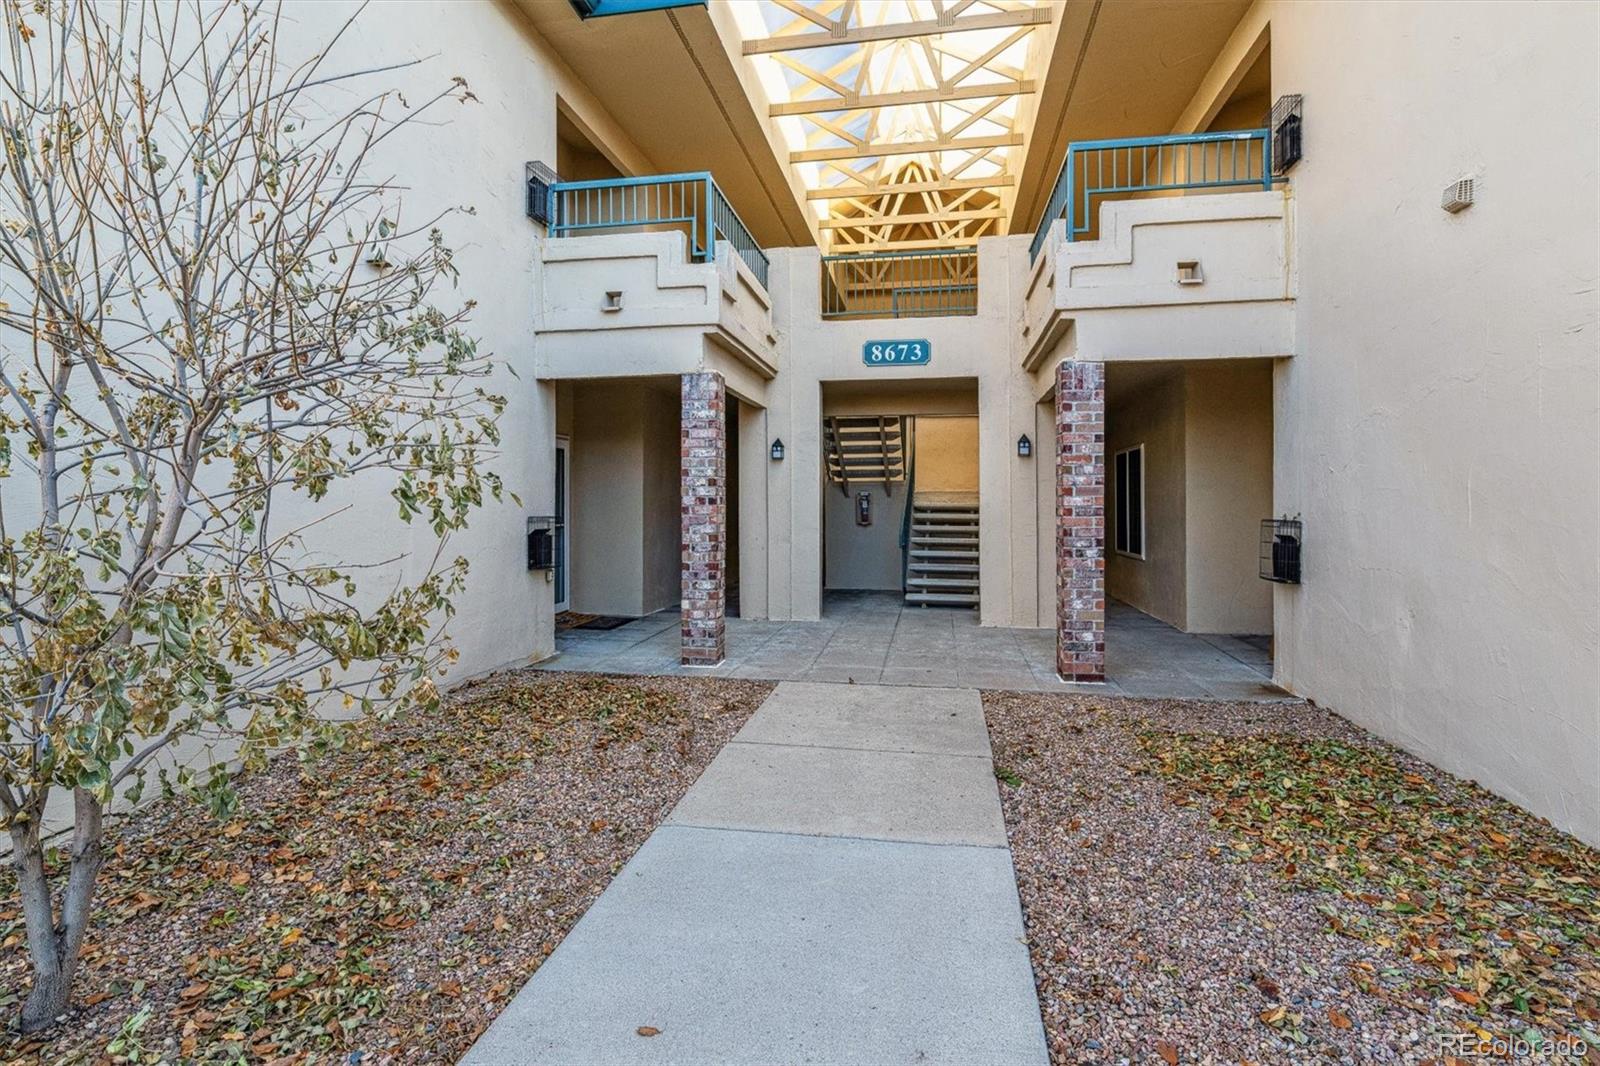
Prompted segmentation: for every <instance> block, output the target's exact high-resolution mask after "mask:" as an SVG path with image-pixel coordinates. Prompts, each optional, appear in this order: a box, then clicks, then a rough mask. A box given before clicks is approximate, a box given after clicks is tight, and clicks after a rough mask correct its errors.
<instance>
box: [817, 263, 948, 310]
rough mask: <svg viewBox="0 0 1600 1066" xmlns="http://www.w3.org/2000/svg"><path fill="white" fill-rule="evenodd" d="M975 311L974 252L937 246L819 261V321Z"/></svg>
mask: <svg viewBox="0 0 1600 1066" xmlns="http://www.w3.org/2000/svg"><path fill="white" fill-rule="evenodd" d="M977 313H978V252H977V249H975V248H936V249H929V250H926V251H913V252H869V253H862V254H858V255H825V256H823V257H822V317H823V318H919V317H923V316H931V317H938V316H943V315H975V314H977Z"/></svg>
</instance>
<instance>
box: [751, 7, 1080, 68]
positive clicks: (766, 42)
mask: <svg viewBox="0 0 1600 1066" xmlns="http://www.w3.org/2000/svg"><path fill="white" fill-rule="evenodd" d="M1050 17H1051V16H1050V9H1049V8H1048V7H1035V8H1027V9H1025V10H1021V11H996V12H994V13H993V14H988V15H968V16H966V17H965V18H950V17H949V16H948V15H947V16H946V17H945V18H942V19H926V20H923V21H920V22H900V23H891V24H889V25H884V26H857V27H855V28H854V29H849V30H845V31H844V32H843V33H837V32H824V33H791V34H788V35H787V36H782V37H758V38H756V39H754V40H750V41H746V42H744V54H745V55H747V56H753V55H762V54H765V53H769V52H794V51H798V50H800V49H803V48H832V47H834V46H835V45H841V44H864V43H866V42H867V41H898V40H904V39H906V38H910V37H937V36H940V35H942V34H946V33H962V32H965V31H967V30H994V29H1003V28H1005V27H1008V26H1042V25H1047V24H1048V23H1049V22H1050Z"/></svg>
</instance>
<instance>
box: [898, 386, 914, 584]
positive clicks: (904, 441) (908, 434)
mask: <svg viewBox="0 0 1600 1066" xmlns="http://www.w3.org/2000/svg"><path fill="white" fill-rule="evenodd" d="M916 424H917V420H916V418H915V417H914V416H912V415H901V416H900V447H901V449H902V450H903V452H904V453H905V460H906V508H905V510H904V511H903V512H901V517H900V595H901V596H904V595H905V594H906V582H907V581H908V580H909V579H910V577H911V518H912V515H911V512H912V511H913V510H915V509H916V508H915V502H914V501H915V500H916V498H917V449H916V447H915V446H914V444H915V442H914V440H913V439H912V438H913V436H914V435H915V433H916Z"/></svg>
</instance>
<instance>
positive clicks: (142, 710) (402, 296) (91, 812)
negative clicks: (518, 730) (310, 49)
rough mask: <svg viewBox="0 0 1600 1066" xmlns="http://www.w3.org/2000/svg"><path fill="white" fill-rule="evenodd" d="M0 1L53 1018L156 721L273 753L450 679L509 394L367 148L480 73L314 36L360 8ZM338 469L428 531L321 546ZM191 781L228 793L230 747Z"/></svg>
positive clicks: (38, 823)
mask: <svg viewBox="0 0 1600 1066" xmlns="http://www.w3.org/2000/svg"><path fill="white" fill-rule="evenodd" d="M0 3H3V4H4V9H5V39H4V49H5V55H4V57H3V59H0V79H3V81H4V85H3V90H0V139H3V151H4V155H3V158H0V489H3V492H0V627H3V630H4V636H3V638H0V640H3V643H0V704H3V706H0V820H3V822H4V824H5V826H6V828H7V829H8V830H9V832H10V836H11V844H12V849H13V851H12V861H13V863H14V865H15V868H16V873H17V880H18V890H19V894H20V896H21V902H22V908H23V911H24V920H25V927H26V932H27V941H28V949H29V952H30V958H31V961H32V974H33V984H32V988H31V991H30V994H29V996H28V998H27V1002H26V1004H25V1005H24V1008H23V1012H22V1025H23V1028H24V1029H25V1030H35V1029H38V1028H41V1027H44V1026H46V1025H49V1024H50V1023H51V1022H52V1020H53V1019H55V1018H56V1017H57V1016H58V1015H59V1014H60V1013H61V1012H62V1011H63V1010H64V1009H65V1007H66V1006H67V1003H68V997H69V992H70V988H71V983H72V977H73V972H74V969H75V967H76V962H77V957H78V952H79V948H80V946H81V944H82V942H83V937H84V933H85V930H86V928H87V926H88V924H89V921H90V918H91V914H92V911H93V906H94V898H95V897H94V887H95V879H96V874H97V871H98V870H99V868H100V861H101V839H102V815H103V812H104V811H105V809H106V806H107V804H108V803H110V802H111V801H112V799H113V797H114V796H115V795H116V794H118V793H119V792H123V791H128V792H134V793H137V791H138V790H139V789H140V788H141V787H142V785H143V782H144V778H145V775H146V774H147V772H149V771H150V770H151V769H152V768H153V767H155V766H157V765H161V762H160V761H159V760H157V761H156V762H152V760H156V758H157V756H158V755H159V754H160V753H161V752H163V751H164V750H168V749H170V748H171V746H172V745H173V744H174V743H175V742H177V741H179V740H180V739H183V738H191V737H195V738H212V737H227V738H230V740H231V741H232V742H233V743H235V744H237V745H238V750H239V757H240V758H241V759H242V760H243V762H244V764H245V765H246V766H249V765H257V764H259V763H260V762H261V761H263V760H264V759H265V758H266V756H267V755H269V754H270V753H271V752H272V751H275V750H278V749H279V748H281V747H282V746H284V745H288V744H305V743H314V742H316V741H318V740H320V739H322V738H323V737H324V736H325V731H328V730H330V729H332V728H334V727H333V726H332V725H331V724H330V723H329V722H328V721H327V718H326V716H325V715H324V714H321V713H319V712H320V710H321V709H322V708H324V707H326V706H327V703H328V701H329V700H333V701H335V702H336V704H337V703H339V702H342V703H343V704H344V706H346V707H350V706H359V707H360V708H362V709H365V710H368V711H372V712H375V713H392V712H395V711H399V710H403V709H406V708H410V707H416V706H428V705H431V704H433V703H434V702H436V700H437V698H438V693H437V690H436V689H435V687H434V683H433V680H432V679H433V678H434V677H435V676H436V675H437V672H438V670H439V668H440V667H441V666H442V664H443V660H444V659H445V658H446V657H448V656H450V655H451V653H450V651H449V649H448V647H447V646H446V645H445V644H444V643H443V642H442V641H440V640H439V639H438V638H437V634H438V631H439V628H440V625H441V623H442V622H443V620H445V619H447V618H448V616H449V615H450V614H451V612H452V607H451V597H452V596H453V594H454V593H456V592H457V591H458V590H459V589H460V587H461V583H462V580H463V578H464V574H465V570H466V563H465V561H464V560H461V559H453V560H452V559H447V558H446V557H445V554H444V552H443V550H442V545H443V543H444V541H445V539H446V537H447V535H448V534H449V533H450V531H452V530H455V529H458V528H461V527H462V526H463V525H464V524H465V522H466V520H467V518H468V516H469V514H470V513H471V512H472V511H473V509H474V508H476V507H478V506H480V505H481V504H482V503H483V502H484V500H485V498H486V497H490V496H493V497H498V496H499V495H500V491H501V488H500V484H499V482H498V481H497V480H496V479H495V478H494V476H493V475H492V474H490V473H489V472H488V471H486V470H485V469H484V468H483V465H482V464H483V463H484V462H485V461H486V460H487V459H488V458H489V457H490V456H491V454H492V449H493V448H494V446H495V445H496V444H497V442H498V436H497V434H496V430H495V419H496V418H497V416H498V415H499V413H500V410H501V409H502V407H503V401H502V400H501V399H500V398H499V397H496V396H493V395H491V394H489V393H487V392H485V391H484V389H483V387H482V382H481V379H482V377H483V375H484V374H486V373H487V372H488V366H489V364H488V361H487V359H486V358H485V357H484V356H482V355H480V353H479V352H478V351H477V346H476V344H475V342H474V341H473V340H472V339H471V338H470V337H469V336H468V335H467V334H465V333H464V332H463V331H462V325H463V323H464V321H465V316H466V315H467V313H468V312H469V311H470V308H471V303H470V301H463V300H461V299H460V298H458V297H450V301H449V306H448V308H441V307H440V306H438V305H437V304H436V302H435V300H436V298H437V297H436V294H438V293H445V292H447V290H448V289H449V288H450V287H451V284H452V283H453V282H454V279H455V270H454V268H453V267H452V264H451V253H450V252H449V250H448V249H447V248H446V247H445V245H444V244H443V241H442V238H441V236H440V233H439V232H438V229H437V222H438V219H437V218H429V219H427V220H426V221H425V222H423V223H422V224H420V225H415V224H404V223H402V222H401V220H400V218H399V217H398V213H399V212H398V199H399V190H398V189H397V187H396V186H395V185H394V184H393V183H392V182H391V181H389V180H386V179H380V178H375V177H373V176H372V175H371V174H370V173H369V172H370V171H372V170H373V169H374V167H375V166H376V162H377V155H376V154H375V153H377V152H378V151H379V146H380V145H381V144H382V143H383V142H384V141H385V140H386V139H387V138H390V137H392V136H393V135H394V133H395V132H396V130H398V129H400V128H402V127H405V126H408V125H414V124H415V123H416V120H417V117H418V116H419V115H421V114H423V113H425V112H427V111H428V110H429V109H430V108H436V107H438V106H442V105H445V103H446V102H447V101H466V100H470V99H471V94H470V93H469V92H468V91H467V89H466V85H465V83H464V82H462V81H460V79H455V80H453V81H451V82H449V83H448V84H446V85H443V86H441V87H440V91H439V92H438V93H437V94H436V95H432V96H430V97H428V98H426V99H414V100H409V101H408V100H406V99H405V98H404V97H403V96H402V95H401V94H399V93H398V92H395V91H393V90H392V89H385V88H383V86H384V85H386V84H389V85H392V84H393V82H394V81H395V80H396V79H395V76H394V72H395V71H397V70H398V69H399V68H400V67H404V66H408V65H409V64H407V63H397V64H393V65H382V64H375V65H374V67H373V69H368V70H364V71H359V72H353V73H334V72H331V71H329V70H327V69H325V67H326V65H327V62H328V61H327V59H326V56H327V54H328V50H329V49H330V48H332V47H333V45H334V44H335V43H337V42H338V41H339V40H340V39H341V38H347V37H349V36H351V34H350V30H351V26H352V23H353V22H354V21H355V18H354V17H353V18H352V20H351V21H350V22H346V23H345V24H344V25H343V26H342V27H340V28H339V29H338V30H337V32H336V33H334V34H333V35H332V38H331V39H330V40H327V41H326V42H324V44H325V47H323V48H322V50H321V51H320V52H319V53H318V54H317V55H315V56H313V57H311V58H310V59H307V60H305V61H304V62H299V63H295V62H290V61H288V60H286V59H285V58H284V57H283V56H280V55H279V53H278V41H279V30H280V28H282V27H281V23H280V17H281V13H280V12H279V11H278V10H277V9H276V8H275V7H272V6H265V5H261V4H257V3H248V2H240V0H224V2H207V3H200V2H198V0H187V2H185V3H181V4H153V3H140V4H115V3H109V2H94V0H38V2H37V3H34V2H30V3H22V2H20V0H0ZM368 85H371V86H373V88H372V89H370V90H368V89H364V88H363V86H368ZM441 283H446V284H445V285H444V286H443V287H441ZM352 479H355V480H364V481H365V480H371V481H375V482H376V484H377V486H378V487H377V493H378V498H380V499H382V498H383V496H382V494H383V491H384V490H385V489H387V490H388V491H389V494H390V496H392V500H393V507H394V509H395V511H396V512H397V515H398V517H399V518H400V519H403V520H405V521H407V522H410V521H412V520H414V519H420V520H424V521H426V522H427V523H428V524H429V525H430V526H431V529H432V533H433V534H434V536H432V537H430V538H426V539H427V540H429V541H431V542H436V543H438V544H439V545H440V546H441V548H440V549H439V550H437V551H431V552H430V555H431V557H430V558H426V559H407V560H405V561H404V562H403V563H396V564H395V565H392V566H383V565H377V564H381V563H382V562H383V560H373V561H372V563H373V565H363V566H354V565H341V564H340V563H338V562H337V561H335V562H328V561H326V558H325V554H326V553H319V552H318V550H317V537H318V534H317V530H316V526H317V524H318V523H319V522H321V521H325V520H326V519H327V518H328V516H329V515H335V514H337V512H338V510H339V507H338V505H337V502H336V501H339V500H343V499H348V487H347V486H346V484H345V483H347V482H350V481H351V480H352ZM324 539H326V538H324ZM376 539H379V540H381V539H382V538H381V537H380V538H376ZM398 575H404V577H403V578H402V577H401V576H398ZM378 583H381V587H377V588H375V587H374V585H375V584H378ZM163 773H164V772H163ZM174 783H176V784H177V785H180V786H187V787H189V788H192V789H194V790H195V791H197V792H203V793H206V794H208V795H210V797H211V798H212V799H213V800H214V801H215V802H217V803H219V804H223V805H226V804H227V803H228V802H229V796H230V792H229V787H228V778H227V777H226V776H225V775H221V774H216V773H213V774H212V775H210V777H209V778H208V779H206V780H203V781H202V780H200V779H199V777H198V776H196V777H190V776H188V775H187V774H186V772H180V773H178V774H177V776H176V779H175V782H174ZM55 794H61V795H66V794H70V796H71V798H72V807H73V825H72V833H71V843H70V848H69V851H68V857H67V860H66V861H65V862H64V863H62V864H61V865H62V866H63V867H64V869H62V870H55V871H52V870H51V869H49V868H48V867H47V861H46V858H47V856H46V851H45V846H44V844H45V842H44V840H43V839H42V837H43V833H44V830H45V813H46V805H47V803H48V802H49V801H50V799H51V797H52V795H55Z"/></svg>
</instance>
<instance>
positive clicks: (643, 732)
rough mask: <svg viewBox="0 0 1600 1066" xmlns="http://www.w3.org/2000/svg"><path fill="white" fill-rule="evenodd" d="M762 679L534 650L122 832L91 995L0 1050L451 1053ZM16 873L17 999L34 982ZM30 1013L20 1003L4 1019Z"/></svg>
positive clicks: (353, 1057)
mask: <svg viewBox="0 0 1600 1066" xmlns="http://www.w3.org/2000/svg"><path fill="white" fill-rule="evenodd" d="M770 690H771V686H770V685H766V684H760V683H755V682H741V681H724V680H713V679H696V680H694V681H685V680H682V679H672V678H627V679H623V678H604V677H594V676H583V675H572V674H544V673H537V672H517V673H508V674H502V675H497V676H495V677H492V678H489V679H487V680H485V681H482V682H479V683H476V684H472V685H469V686H466V687H465V688H463V689H461V690H459V691H458V692H457V693H455V694H454V695H453V696H452V697H451V698H450V699H449V701H448V702H447V705H446V708H445V709H444V710H443V711H442V712H440V713H438V714H436V715H430V716H418V717H416V718H413V719H410V720H406V721H401V722H395V723H390V724H387V725H383V726H365V725H364V726H361V727H358V728H357V729H356V730H355V731H353V734H352V735H351V736H350V738H349V741H348V743H347V744H346V745H345V746H344V748H343V749H342V750H341V751H339V752H336V753H334V754H332V755H330V756H327V757H325V758H322V759H319V760H316V761H313V762H307V763H304V764H302V763H298V762H296V761H294V760H293V759H288V758H285V759H280V760H278V761H277V762H275V763H274V764H273V765H272V766H271V767H270V768H269V769H268V770H267V771H265V772H263V773H260V774H256V775H254V776H252V777H250V778H248V779H247V780H245V781H244V782H243V783H242V785H241V790H240V791H241V799H242V802H241V803H240V805H239V807H238V810H237V812H236V813H233V814H231V815H229V816H227V817H224V818H223V819H221V820H218V819H217V818H216V817H214V816H213V815H212V814H210V813H208V812H206V811H204V810H201V809H199V808H197V807H196V806H195V805H194V804H192V803H190V802H188V801H179V800H167V801H163V802H161V803H158V804H156V805H153V806H152V807H149V808H146V809H144V810H142V811H140V812H139V813H138V814H137V815H135V816H133V817H131V818H129V819H128V820H127V821H126V822H124V823H123V825H122V826H121V827H120V828H119V829H117V830H115V831H114V834H113V839H112V840H111V841H110V846H111V848H112V849H113V851H112V856H111V858H110V860H109V861H108V862H107V864H106V868H105V871H104V874H103V876H102V882H101V884H102V886H103V887H102V892H101V896H100V901H101V908H100V913H99V914H98V916H97V918H96V921H95V924H94V926H93V928H92V930H91V932H90V934H89V941H88V944H87V946H86V949H85V955H84V965H83V967H82V968H81V969H80V971H79V975H78V979H77V983H76V988H75V992H74V1003H75V1009H74V1013H73V1014H72V1015H71V1016H69V1017H68V1018H67V1019H66V1020H65V1021H64V1022H63V1024H61V1025H60V1026H59V1027H58V1028H57V1029H56V1030H55V1031H53V1032H51V1033H47V1034H44V1036H43V1038H37V1037H36V1038H30V1039H27V1040H21V1039H19V1038H18V1037H17V1036H16V1035H15V1032H14V1031H9V1030H8V1031H0V1059H4V1060H6V1061H19V1062H57V1061H63V1060H65V1061H80V1060H95V1059H100V1058H103V1057H115V1058H118V1059H120V1060H122V1061H135V1062H155V1061H158V1060H159V1061H184V1062H206V1061H230V1062H238V1061H250V1062H278V1063H293V1062H302V1061H309V1060H311V1059H313V1058H314V1059H315V1060H316V1061H319V1062H327V1061H342V1062H348V1063H357V1062H375V1061H417V1062H454V1061H455V1060H456V1058H457V1057H458V1056H459V1055H460V1054H461V1053H462V1052H463V1051H465V1050H466V1048H467V1047H469V1046H470V1045H471V1043H472V1041H473V1040H474V1039H475V1038H476V1037H477V1035H478V1034H479V1033H480V1032H482V1030H483V1029H484V1028H485V1027H486V1026H487V1025H488V1023H489V1021H490V1020H491V1019H492V1018H493V1017H494V1016H495V1014H496V1013H497V1012H498V1011H499V1010H500V1008H501V1007H502V1006H504V1005H505V1003H506V1002H507V1000H509V999H510V997H511V996H512V995H513V994H514V993H515V992H516V990H517V989H518V988H519V987H521V985H522V983H523V982H524V981H525V980H526V979H527V978H528V976H529V975H530V974H531V973H532V972H533V971H534V970H535V969H537V968H538V966H539V964H540V963H541V962H542V961H543V960H544V959H545V957H547V956H548V955H549V954H550V952H551V951H553V950H554V949H555V946H556V944H558V943H559V942H560V940H561V938H562V937H563V936H564V935H565V934H566V932H567V930H568V929H570V928H571V927H572V925H573V923H574V922H576V921H577V919H578V917H579V916H580V915H582V914H583V912H584V911H585V910H586V909H587V908H588V906H589V904H590V903H592V902H593V901H594V899H595V897H596V896H598V895H599V894H600V892H601V891H602V890H604V888H605V887H606V885H607V884H608V883H609V882H610V880H611V877H612V875H613V874H615V873H616V871H617V870H618V869H619V868H620V867H621V866H622V864H623V863H624V862H626V861H627V859H628V858H629V856H631V855H632V854H633V852H634V851H635V850H636V849H637V848H638V847H639V845H640V844H642V843H643V842H644V839H645V838H646V837H647V836H648V835H649V834H650V832H651V830H653V829H654V828H655V827H656V825H657V824H658V823H659V822H660V821H661V819H662V818H664V817H665V816H666V814H667V812H668V811H669V810H670V809H671V808H672V806H673V804H674V803H676V802H677V800H678V798H679V797H680V796H681V795H682V794H683V792H684V791H685V790H686V789H687V788H688V786H689V785H690V784H691V783H692V782H693V781H694V779H695V778H696V777H698V776H699V774H700V772H701V770H703V769H704V768H705V766H706V764H707V763H709V762H710V761H711V759H712V757H713V756H714V755H715V754H716V753H717V752H718V751H719V750H720V749H721V747H722V746H723V744H724V743H726V742H727V741H728V739H729V738H731V737H732V736H733V734H734V733H735V732H736V731H737V730H738V728H739V727H740V726H741V725H742V724H743V723H744V721H745V720H746V719H747V718H748V717H749V716H750V714H751V713H752V712H753V711H754V710H755V708H756V707H757V706H758V705H759V704H760V703H761V701H762V700H763V699H764V698H765V697H766V695H767V693H768V692H769V691H770ZM26 980H27V966H26V956H25V944H24V942H23V933H22V921H21V915H20V914H19V913H18V908H17V898H16V890H15V884H14V882H13V881H12V879H11V876H10V874H9V870H7V871H6V872H5V873H0V1011H4V1012H6V1013H9V1014H11V1015H12V1017H13V1018H14V1017H15V1011H16V1008H17V1005H18V1004H19V1003H20V1000H21V997H22V996H24V995H25V994H26ZM11 1024H12V1025H14V1024H15V1023H14V1021H13V1022H11Z"/></svg>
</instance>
